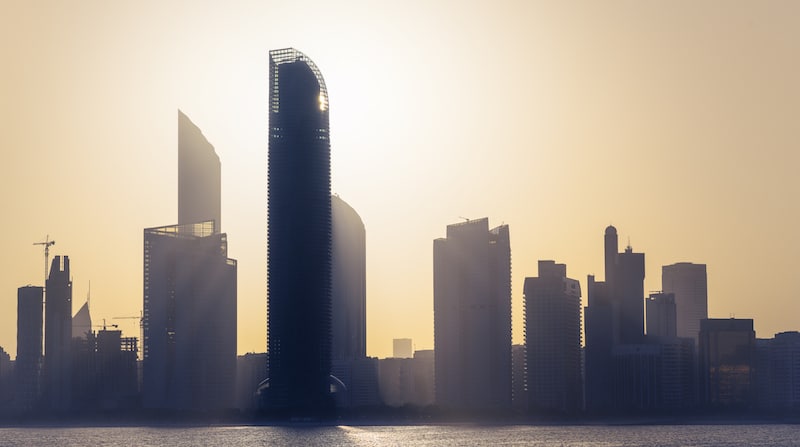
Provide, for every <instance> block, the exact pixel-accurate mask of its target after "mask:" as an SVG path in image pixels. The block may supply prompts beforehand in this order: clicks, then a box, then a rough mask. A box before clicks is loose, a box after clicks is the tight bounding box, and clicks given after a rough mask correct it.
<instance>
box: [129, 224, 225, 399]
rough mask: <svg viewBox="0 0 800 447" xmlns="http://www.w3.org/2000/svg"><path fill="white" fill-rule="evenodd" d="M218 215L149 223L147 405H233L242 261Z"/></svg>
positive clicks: (146, 263)
mask: <svg viewBox="0 0 800 447" xmlns="http://www.w3.org/2000/svg"><path fill="white" fill-rule="evenodd" d="M227 249H228V243H227V235H226V234H224V233H214V222H213V221H206V222H202V223H197V224H187V225H172V226H166V227H158V228H147V229H145V230H144V360H143V361H144V363H143V396H142V397H143V398H142V402H143V406H144V407H145V408H162V409H164V408H168V409H193V410H220V409H228V408H233V405H234V396H235V394H234V391H235V382H236V261H235V260H233V259H229V258H228V256H227Z"/></svg>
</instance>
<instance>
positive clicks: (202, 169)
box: [178, 110, 222, 233]
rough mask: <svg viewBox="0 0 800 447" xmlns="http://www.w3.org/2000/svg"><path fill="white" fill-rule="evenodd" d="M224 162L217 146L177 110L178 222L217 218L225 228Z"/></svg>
mask: <svg viewBox="0 0 800 447" xmlns="http://www.w3.org/2000/svg"><path fill="white" fill-rule="evenodd" d="M220 183H221V165H220V162H219V156H217V153H216V152H215V151H214V146H212V145H211V143H209V142H208V140H206V138H205V137H204V136H203V132H202V131H200V129H199V128H198V127H197V126H196V125H195V124H194V123H192V121H191V120H190V119H189V118H188V117H187V116H186V115H184V113H183V112H181V111H180V110H178V225H185V224H193V223H198V222H206V221H209V220H211V221H214V232H215V233H219V232H220V231H221V228H222V222H221V219H222V217H221V216H222V214H221V212H220V209H221V202H222V200H221V189H220Z"/></svg>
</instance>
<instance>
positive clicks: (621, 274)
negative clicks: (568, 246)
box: [585, 226, 644, 411]
mask: <svg viewBox="0 0 800 447" xmlns="http://www.w3.org/2000/svg"><path fill="white" fill-rule="evenodd" d="M604 240H605V248H604V259H605V281H604V282H602V281H595V278H594V276H593V275H589V277H588V281H587V292H588V297H587V300H588V306H587V307H586V309H585V320H586V349H585V368H586V377H585V384H586V407H587V410H590V411H602V410H608V409H610V408H614V407H615V405H616V404H615V391H614V384H615V383H619V381H618V380H616V379H615V372H614V358H613V354H614V348H615V347H616V346H618V345H623V344H641V343H643V342H644V254H643V253H634V252H633V249H632V248H631V247H630V246H628V247H627V248H626V249H625V251H624V252H623V253H618V238H617V229H616V228H614V227H613V226H609V227H607V228H606V230H605V235H604ZM617 395H619V393H617Z"/></svg>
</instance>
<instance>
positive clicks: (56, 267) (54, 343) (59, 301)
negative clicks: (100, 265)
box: [43, 256, 72, 412]
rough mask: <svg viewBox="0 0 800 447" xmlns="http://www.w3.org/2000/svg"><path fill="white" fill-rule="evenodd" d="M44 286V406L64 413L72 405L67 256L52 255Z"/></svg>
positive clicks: (70, 324)
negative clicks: (45, 301)
mask: <svg viewBox="0 0 800 447" xmlns="http://www.w3.org/2000/svg"><path fill="white" fill-rule="evenodd" d="M45 287H46V289H45V290H46V295H45V296H46V298H47V303H46V305H45V312H44V330H45V332H44V390H43V393H44V398H45V408H47V409H48V410H50V411H55V412H62V411H66V410H68V409H69V408H70V404H71V397H70V394H71V393H70V391H71V386H72V383H71V370H72V362H71V360H72V350H71V345H72V279H71V276H70V274H69V257H68V256H56V257H55V258H53V263H52V264H51V265H50V274H49V276H48V277H47V281H46V284H45Z"/></svg>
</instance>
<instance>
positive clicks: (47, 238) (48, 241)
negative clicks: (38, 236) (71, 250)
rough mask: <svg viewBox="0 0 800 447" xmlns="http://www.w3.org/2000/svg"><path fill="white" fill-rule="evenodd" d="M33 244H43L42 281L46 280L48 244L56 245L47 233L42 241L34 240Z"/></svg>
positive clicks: (48, 256)
mask: <svg viewBox="0 0 800 447" xmlns="http://www.w3.org/2000/svg"><path fill="white" fill-rule="evenodd" d="M33 245H44V281H45V283H46V282H47V261H48V260H49V259H50V246H51V245H56V241H51V240H50V235H49V234H48V235H47V236H45V238H44V242H34V243H33Z"/></svg>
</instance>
